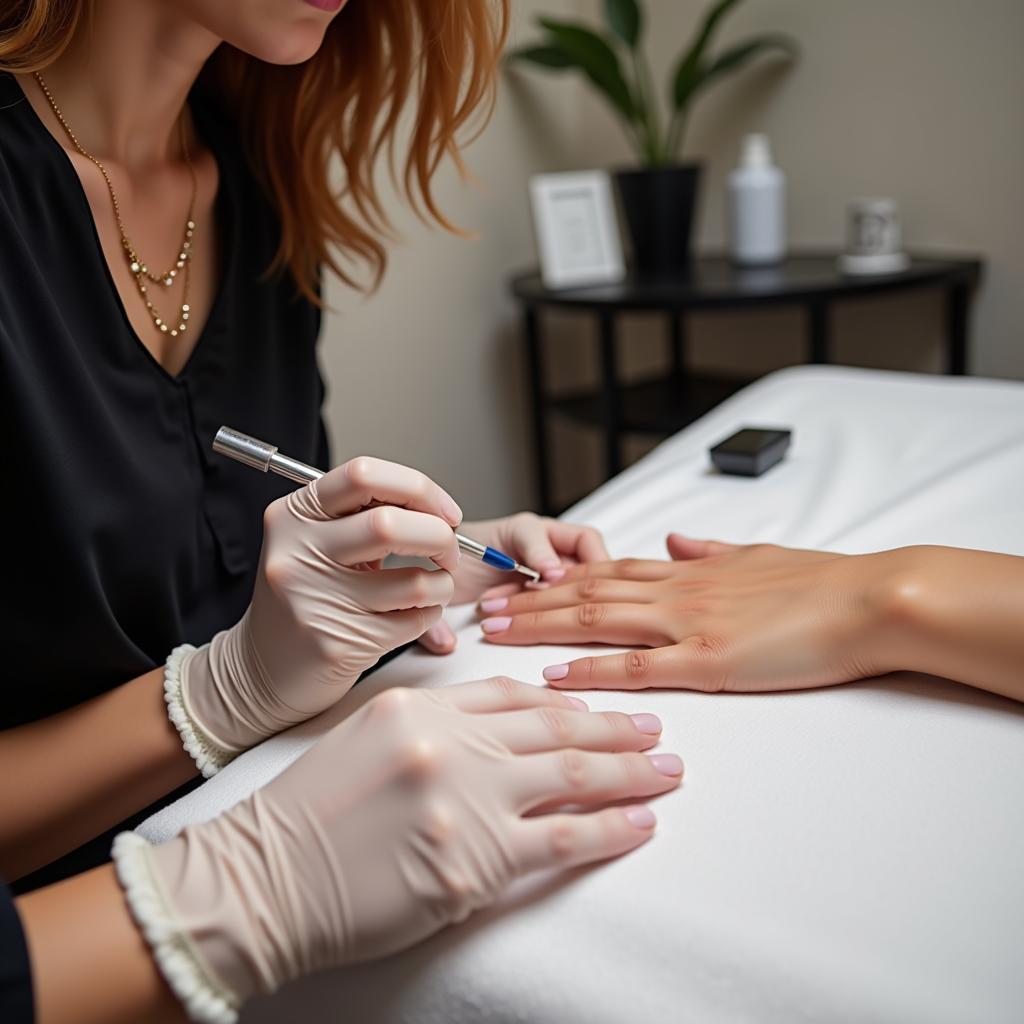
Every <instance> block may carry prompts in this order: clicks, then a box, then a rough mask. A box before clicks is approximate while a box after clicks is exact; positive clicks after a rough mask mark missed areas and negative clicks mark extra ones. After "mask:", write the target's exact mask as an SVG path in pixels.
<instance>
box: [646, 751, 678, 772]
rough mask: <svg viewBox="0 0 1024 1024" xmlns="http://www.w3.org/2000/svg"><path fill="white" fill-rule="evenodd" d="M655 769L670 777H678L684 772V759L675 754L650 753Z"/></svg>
mask: <svg viewBox="0 0 1024 1024" xmlns="http://www.w3.org/2000/svg"><path fill="white" fill-rule="evenodd" d="M647 756H648V757H649V758H650V759H651V764H652V765H654V770H655V771H659V772H661V774H662V775H667V776H669V778H676V777H677V776H679V775H682V774H683V760H682V758H681V757H677V756H676V755H675V754H648V755H647Z"/></svg>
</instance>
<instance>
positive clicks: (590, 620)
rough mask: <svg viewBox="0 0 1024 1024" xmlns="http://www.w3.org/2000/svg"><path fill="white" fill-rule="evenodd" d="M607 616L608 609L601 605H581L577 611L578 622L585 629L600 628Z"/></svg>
mask: <svg viewBox="0 0 1024 1024" xmlns="http://www.w3.org/2000/svg"><path fill="white" fill-rule="evenodd" d="M606 615H607V609H606V608H605V606H604V605H601V604H581V605H580V606H579V608H577V609H576V621H577V622H578V623H579V624H580V625H581V626H582V627H583V628H584V629H594V628H596V627H597V626H600V625H601V623H602V622H603V621H604V619H605V616H606Z"/></svg>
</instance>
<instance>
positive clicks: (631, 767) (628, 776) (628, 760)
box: [619, 753, 656, 791]
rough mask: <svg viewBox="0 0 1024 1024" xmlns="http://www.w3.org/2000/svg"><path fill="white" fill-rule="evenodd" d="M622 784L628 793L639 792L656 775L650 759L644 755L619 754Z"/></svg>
mask: <svg viewBox="0 0 1024 1024" xmlns="http://www.w3.org/2000/svg"><path fill="white" fill-rule="evenodd" d="M619 759H620V762H621V767H622V776H623V784H624V786H625V787H626V789H628V790H630V791H634V790H640V789H642V788H644V786H645V785H646V784H649V783H650V781H651V776H652V775H654V774H656V773H655V769H654V766H653V765H652V764H651V761H650V758H648V757H647V756H646V755H645V754H633V753H629V754H620V755H619Z"/></svg>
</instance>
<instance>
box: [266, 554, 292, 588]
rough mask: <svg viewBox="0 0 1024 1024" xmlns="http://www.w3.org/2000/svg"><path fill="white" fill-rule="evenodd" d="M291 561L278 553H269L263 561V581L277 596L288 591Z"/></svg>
mask: <svg viewBox="0 0 1024 1024" xmlns="http://www.w3.org/2000/svg"><path fill="white" fill-rule="evenodd" d="M291 573H292V565H291V559H290V558H288V557H287V556H285V555H282V554H279V553H277V552H269V553H268V554H267V556H266V557H265V558H264V559H263V579H264V580H266V583H267V586H268V587H270V589H271V591H272V592H273V593H275V594H277V595H279V596H280V595H281V594H282V593H284V592H285V591H287V589H288V586H289V583H290V581H291Z"/></svg>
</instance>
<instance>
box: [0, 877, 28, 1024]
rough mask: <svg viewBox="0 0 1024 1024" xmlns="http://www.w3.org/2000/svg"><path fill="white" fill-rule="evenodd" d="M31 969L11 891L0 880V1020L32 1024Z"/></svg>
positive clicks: (7, 1022)
mask: <svg viewBox="0 0 1024 1024" xmlns="http://www.w3.org/2000/svg"><path fill="white" fill-rule="evenodd" d="M34 1016H35V1012H34V1008H33V1000H32V970H31V968H30V966H29V962H28V949H27V947H26V945H25V933H24V932H23V931H22V928H21V918H19V917H18V910H17V908H16V907H15V906H14V900H13V899H12V898H11V892H10V890H9V889H8V888H7V886H6V885H4V884H3V881H2V880H0V1020H2V1021H4V1024H32V1020H33V1018H34Z"/></svg>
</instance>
